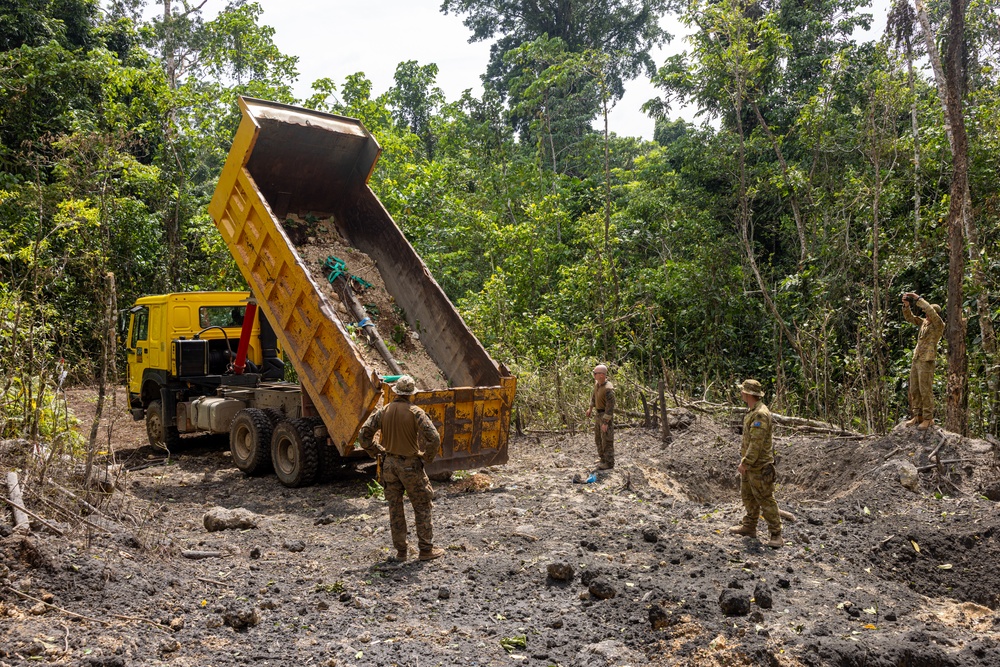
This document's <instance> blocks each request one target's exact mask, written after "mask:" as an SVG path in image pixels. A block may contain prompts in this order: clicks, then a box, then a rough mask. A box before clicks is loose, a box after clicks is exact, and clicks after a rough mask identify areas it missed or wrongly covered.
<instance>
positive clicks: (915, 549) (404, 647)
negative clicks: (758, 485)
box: [0, 390, 1000, 667]
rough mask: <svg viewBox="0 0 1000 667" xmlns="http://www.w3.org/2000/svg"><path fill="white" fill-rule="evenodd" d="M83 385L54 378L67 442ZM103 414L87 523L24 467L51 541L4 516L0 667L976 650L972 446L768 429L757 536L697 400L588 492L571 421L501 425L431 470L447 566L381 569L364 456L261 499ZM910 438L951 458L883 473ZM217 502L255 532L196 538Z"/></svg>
mask: <svg viewBox="0 0 1000 667" xmlns="http://www.w3.org/2000/svg"><path fill="white" fill-rule="evenodd" d="M93 394H94V393H93V392H92V391H86V390H77V391H72V392H70V402H71V404H72V405H73V406H74V407H75V408H76V410H77V412H78V414H80V415H81V417H83V421H84V423H83V424H82V426H81V428H82V429H84V430H83V432H84V433H89V424H88V422H89V419H88V417H87V414H88V411H89V412H90V413H92V412H93V407H94V403H93ZM115 415H116V420H115V422H114V431H113V433H112V434H111V436H110V440H109V442H108V449H113V450H114V454H115V457H116V460H117V461H118V462H119V463H121V464H122V465H123V466H124V469H126V470H128V472H127V473H124V474H123V475H121V476H120V478H119V482H118V484H119V487H120V488H119V489H117V490H115V491H114V492H112V493H111V494H109V495H106V496H104V497H103V498H101V499H100V501H99V507H100V508H101V514H97V513H93V512H91V513H89V515H88V516H87V520H88V521H89V522H90V524H91V525H88V524H86V523H83V522H82V521H81V520H79V519H76V518H71V516H70V515H66V514H63V513H62V511H61V510H57V509H56V505H58V506H61V507H63V508H65V509H70V510H71V511H74V512H75V511H78V509H79V505H74V504H73V502H72V501H71V499H69V497H68V496H66V495H65V494H64V493H62V492H60V491H58V490H57V489H56V488H55V487H54V486H53V485H51V484H46V485H45V486H41V487H40V486H38V485H37V483H36V481H35V477H31V476H29V479H28V483H27V499H26V503H27V504H28V505H29V508H30V509H33V511H35V512H36V513H37V514H38V515H39V516H41V517H44V518H46V520H47V521H49V522H50V523H52V524H53V525H54V527H56V528H59V529H61V530H63V531H64V532H65V533H66V534H65V535H64V536H58V535H56V534H54V533H53V532H51V530H50V529H48V528H45V527H42V526H41V525H40V524H39V523H38V522H37V521H36V522H35V526H34V530H33V531H32V533H31V534H30V535H28V536H25V535H20V534H9V529H8V528H4V530H3V532H4V536H3V537H2V539H0V664H3V665H28V664H37V663H51V664H68V665H160V664H170V665H177V666H181V665H192V666H194V665H250V664H255V665H289V664H299V665H340V666H348V665H359V666H360V665H408V666H409V665H413V666H416V665H467V666H482V665H510V664H527V665H580V666H587V667H591V666H593V667H596V666H604V665H645V664H652V665H758V664H760V665H859V666H860V665H867V666H872V665H887V666H888V665H907V666H916V665H927V666H942V665H945V666H946V665H955V666H959V665H963V666H964V665H1000V641H998V637H1000V614H998V612H997V609H998V605H1000V567H998V563H1000V542H998V539H997V538H998V532H997V529H998V524H1000V516H998V513H997V505H996V503H995V502H994V501H993V500H989V499H988V498H987V496H989V497H992V498H994V499H997V498H1000V486H998V479H1000V472H998V468H997V460H996V454H995V453H994V452H993V451H991V447H990V444H989V443H986V442H982V441H971V440H963V439H960V438H958V437H957V436H950V437H949V436H948V435H947V434H945V433H944V432H942V431H932V432H928V433H920V432H918V431H915V430H911V429H896V430H895V431H894V432H893V433H891V434H889V435H887V436H885V437H881V438H866V439H856V438H841V437H835V436H823V435H803V434H799V433H797V432H795V431H791V430H789V429H782V428H779V429H778V431H777V435H778V437H777V448H778V451H779V453H780V455H781V457H782V459H781V463H780V465H779V471H780V473H779V474H780V475H781V476H782V484H781V486H780V488H779V492H778V496H779V503H780V504H781V505H782V507H783V508H787V509H789V510H791V511H792V512H794V513H795V514H796V515H797V521H796V522H795V523H794V524H792V523H786V526H785V531H784V538H785V540H786V544H785V547H784V548H782V549H778V550H772V549H769V548H762V547H761V546H760V545H759V543H758V542H757V541H756V540H752V539H749V538H737V537H732V536H730V535H728V534H727V531H726V529H727V527H728V526H730V525H732V524H734V523H736V522H738V520H739V519H740V517H741V515H742V511H741V506H740V504H739V500H738V485H737V479H736V477H735V475H734V473H735V468H736V464H737V449H738V445H737V443H738V437H737V435H736V434H735V433H734V431H733V428H732V426H731V425H730V424H729V423H728V420H720V421H715V420H713V418H710V417H709V416H707V415H703V414H698V415H697V419H696V420H695V421H694V423H693V424H692V425H691V426H690V427H688V428H686V429H684V430H675V433H674V435H675V440H674V442H673V443H672V444H670V445H668V446H667V447H662V446H661V443H660V439H659V436H658V435H657V434H656V433H651V432H649V431H648V430H644V429H623V430H621V431H619V433H618V435H617V443H618V446H617V451H618V464H619V465H618V467H617V468H616V469H615V470H613V471H611V472H610V473H602V474H601V475H600V477H599V479H598V481H596V482H594V483H590V484H574V483H572V481H571V479H572V477H573V476H574V475H575V474H579V473H583V474H587V473H589V471H590V469H591V467H592V466H593V465H594V463H595V462H596V456H595V452H594V446H593V444H592V439H591V436H590V435H588V434H584V433H578V434H575V435H551V434H547V435H540V436H531V435H529V436H526V437H520V438H512V440H511V444H510V453H511V456H510V462H509V463H508V464H507V465H505V466H500V467H496V468H491V469H487V470H482V471H478V473H477V474H475V475H471V474H468V475H460V476H459V478H457V479H454V480H453V481H451V482H446V483H438V484H435V488H436V491H437V498H436V501H435V509H434V512H435V514H434V518H435V530H436V540H435V541H436V543H437V545H438V546H442V547H445V548H446V549H447V555H446V556H445V557H444V558H442V559H440V560H437V561H432V562H429V563H420V562H415V561H412V560H411V561H410V562H406V563H404V564H394V563H389V562H387V560H386V559H387V556H388V555H389V554H390V540H389V535H388V519H387V512H386V507H385V503H384V502H383V501H381V500H379V499H378V498H372V497H367V496H368V493H369V490H370V484H371V481H372V474H373V470H372V469H371V466H362V467H361V468H360V469H359V470H358V471H356V472H349V473H346V474H345V475H344V476H343V477H342V478H341V479H338V480H336V481H334V482H330V483H326V484H322V485H319V486H315V487H311V488H306V489H286V488H284V487H282V486H281V485H280V484H279V483H278V482H277V480H276V478H275V477H274V476H273V475H272V476H267V477H255V478H248V477H245V476H244V475H243V474H241V473H240V472H239V471H237V470H236V469H235V468H234V467H233V466H232V465H231V463H230V456H229V453H228V450H227V449H226V447H225V445H226V443H225V442H224V441H220V440H219V439H217V438H192V439H185V443H184V446H183V448H181V449H179V450H178V451H175V452H172V454H171V457H170V459H169V461H167V462H164V461H163V455H162V452H154V451H152V450H150V449H149V448H148V447H146V446H145V445H144V442H145V434H144V432H143V430H142V425H141V423H139V424H136V423H133V422H131V421H130V420H129V418H128V417H127V415H126V413H125V412H124V409H123V408H122V407H121V404H120V403H119V405H118V407H117V408H115ZM939 445H940V447H938V446H939ZM935 448H937V455H936V460H938V461H952V460H955V459H959V460H958V461H957V462H954V463H947V464H944V465H943V468H942V471H943V474H942V472H939V471H938V470H937V469H936V468H933V467H932V468H931V469H928V470H926V471H923V472H921V473H920V478H919V486H918V487H917V490H916V491H911V490H908V489H907V488H905V487H904V486H903V485H902V484H901V483H900V472H901V471H902V470H903V469H904V468H905V467H906V466H905V464H904V463H903V462H904V461H909V462H911V463H912V464H914V465H916V466H917V467H923V466H928V465H931V466H934V460H930V463H928V456H929V455H930V454H931V452H932V451H933V450H934V449H935ZM20 455H23V452H21V454H20ZM4 456H5V457H6V459H7V461H6V463H5V465H6V466H9V465H10V464H11V463H12V462H14V460H15V458H14V457H15V453H12V452H11V451H10V450H9V449H8V451H6V453H5V455H4ZM65 467H66V466H63V468H65ZM55 468H58V466H55ZM111 472H112V473H114V469H112V470H111ZM903 477H904V479H905V475H904V476H903ZM57 479H59V481H60V482H61V483H62V484H64V485H65V486H67V487H69V485H70V484H73V483H74V482H73V480H72V478H71V477H68V476H66V477H57ZM73 488H77V489H78V487H73ZM43 497H44V498H45V499H46V500H45V501H43V500H42V498H43ZM95 501H96V499H95ZM216 507H223V508H231V509H235V508H243V509H245V510H248V511H249V512H251V513H252V514H253V516H252V519H253V522H254V523H255V524H256V527H248V528H242V529H232V530H224V531H218V532H208V531H207V530H206V528H205V523H204V515H205V514H206V512H208V511H209V510H211V509H212V508H216ZM7 520H8V521H9V518H8V519H7ZM411 520H412V515H411ZM411 525H412V523H411ZM98 527H100V528H98ZM764 532H765V529H764V525H763V524H761V533H762V534H763V533H764ZM413 542H415V538H412V537H411V544H412V543H413ZM192 551H195V552H216V555H215V556H213V557H210V558H203V559H198V560H193V559H190V558H187V557H185V555H184V554H185V553H188V552H192ZM189 555H190V554H189ZM550 566H553V567H551V568H550ZM550 572H551V573H552V574H555V575H557V577H558V576H562V577H567V576H568V577H569V579H568V580H560V579H558V578H553V577H552V576H550ZM720 599H721V600H723V601H725V603H726V606H727V608H729V609H730V613H732V614H733V615H726V613H725V612H724V611H723V608H722V604H720ZM751 600H752V601H751Z"/></svg>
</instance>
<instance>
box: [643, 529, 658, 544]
mask: <svg viewBox="0 0 1000 667" xmlns="http://www.w3.org/2000/svg"><path fill="white" fill-rule="evenodd" d="M642 539H643V540H645V541H646V542H649V543H650V544H653V543H656V542H658V541H659V540H660V531H658V530H657V529H656V528H643V530H642Z"/></svg>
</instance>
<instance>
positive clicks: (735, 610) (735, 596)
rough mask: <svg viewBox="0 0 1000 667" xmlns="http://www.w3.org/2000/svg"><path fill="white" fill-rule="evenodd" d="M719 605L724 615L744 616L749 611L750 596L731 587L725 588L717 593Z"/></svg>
mask: <svg viewBox="0 0 1000 667" xmlns="http://www.w3.org/2000/svg"><path fill="white" fill-rule="evenodd" d="M719 607H720V608H721V609H722V613H723V614H725V615H726V616H746V615H747V614H748V613H750V596H749V595H747V594H746V593H743V592H740V591H737V590H733V589H732V588H725V589H723V591H722V593H720V594H719Z"/></svg>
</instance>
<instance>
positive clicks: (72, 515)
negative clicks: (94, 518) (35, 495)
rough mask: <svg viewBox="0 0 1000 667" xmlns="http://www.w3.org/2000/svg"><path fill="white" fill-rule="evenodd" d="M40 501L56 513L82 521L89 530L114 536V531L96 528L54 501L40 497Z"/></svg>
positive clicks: (101, 527) (96, 526)
mask: <svg viewBox="0 0 1000 667" xmlns="http://www.w3.org/2000/svg"><path fill="white" fill-rule="evenodd" d="M40 500H41V501H42V502H43V503H45V504H46V505H49V506H51V507H52V508H54V509H56V510H58V511H61V512H62V513H63V514H66V515H67V516H69V517H71V518H73V519H74V520H79V521H82V522H84V523H85V524H87V525H88V526H90V527H91V528H96V529H97V530H99V531H101V532H103V533H104V534H105V535H114V534H115V533H114V531H112V530H108V529H107V528H105V527H104V526H98V525H97V524H96V523H92V522H91V521H88V520H87V517H84V516H80V515H79V514H77V513H75V512H72V511H70V510H68V509H66V508H65V507H63V506H62V505H60V504H59V503H57V502H54V501H52V500H49V499H47V498H41V497H40Z"/></svg>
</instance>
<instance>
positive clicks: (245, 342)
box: [233, 299, 257, 375]
mask: <svg viewBox="0 0 1000 667" xmlns="http://www.w3.org/2000/svg"><path fill="white" fill-rule="evenodd" d="M256 317H257V302H256V301H255V300H254V299H250V300H249V301H247V309H246V312H245V313H243V328H242V329H240V346H239V347H238V348H236V361H234V362H233V373H234V374H235V375H243V371H244V370H245V369H246V367H247V349H249V347H250V334H251V333H253V321H254V319H255V318H256Z"/></svg>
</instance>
